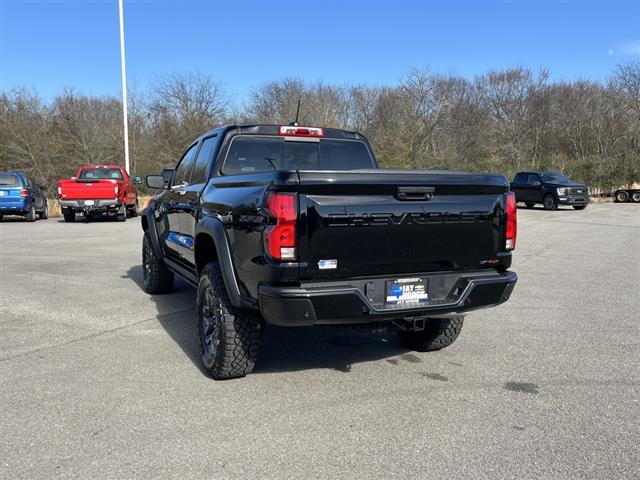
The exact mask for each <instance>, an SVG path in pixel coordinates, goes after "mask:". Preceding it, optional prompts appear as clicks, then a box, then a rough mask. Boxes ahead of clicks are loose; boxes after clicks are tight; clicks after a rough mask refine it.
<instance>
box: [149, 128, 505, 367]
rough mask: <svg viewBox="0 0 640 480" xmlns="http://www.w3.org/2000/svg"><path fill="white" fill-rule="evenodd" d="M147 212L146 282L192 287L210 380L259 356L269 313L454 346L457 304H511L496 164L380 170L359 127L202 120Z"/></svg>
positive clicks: (429, 346)
mask: <svg viewBox="0 0 640 480" xmlns="http://www.w3.org/2000/svg"><path fill="white" fill-rule="evenodd" d="M168 178H169V177H168V176H167V175H166V172H165V176H160V175H150V176H148V177H146V182H147V185H148V186H149V187H150V188H157V189H161V190H162V191H161V193H159V194H158V195H156V196H155V197H154V198H153V199H152V200H151V201H150V204H149V206H148V207H147V208H146V209H145V211H144V215H143V217H142V228H143V229H144V237H143V246H142V262H143V275H144V285H145V288H146V290H147V292H149V293H152V294H159V293H167V292H169V291H170V290H171V288H172V285H173V280H174V275H175V274H177V275H179V276H180V277H182V278H183V279H185V280H186V281H187V282H189V283H191V284H192V285H193V286H194V287H196V288H197V319H198V329H199V336H200V344H201V347H202V361H203V364H204V366H205V368H206V370H207V371H208V372H209V373H210V374H211V375H212V376H213V377H214V378H232V377H239V376H244V375H246V374H248V373H249V372H251V370H252V369H253V367H254V364H255V361H256V356H257V352H258V344H259V338H260V332H261V330H262V329H263V328H264V327H265V326H266V325H267V324H275V325H284V326H288V325H296V326H299V325H331V326H335V325H341V326H345V325H349V326H350V328H351V326H353V327H354V328H363V329H371V330H375V331H386V330H389V329H391V328H392V329H395V330H397V332H398V335H399V336H400V338H401V339H402V341H403V342H404V343H405V345H406V346H408V347H409V348H412V349H415V350H419V351H428V350H437V349H440V348H443V347H446V346H448V345H450V344H451V343H452V342H453V341H454V340H455V339H456V337H457V336H458V334H459V333H460V330H461V328H462V324H463V317H464V315H465V313H466V312H468V311H471V310H474V309H479V308H485V307H491V306H494V305H498V304H501V303H503V302H505V301H506V300H507V299H508V298H509V296H510V294H511V292H512V290H513V287H514V285H515V284H516V280H517V276H516V274H515V273H513V272H511V271H509V270H508V269H509V267H510V265H511V251H512V250H513V249H514V248H515V242H516V228H517V225H516V204H515V197H514V195H513V193H510V192H509V182H508V181H507V179H506V178H505V177H504V176H502V175H493V174H491V175H488V174H471V173H461V172H444V171H428V170H425V171H417V170H383V169H379V168H378V165H377V163H376V159H375V156H374V154H373V152H372V150H371V147H370V145H369V143H368V141H367V139H366V138H365V137H364V136H362V135H361V134H358V133H354V132H348V131H343V130H336V129H329V128H325V129H323V128H315V127H299V126H296V125H293V126H291V125H288V126H276V125H252V126H227V127H223V128H219V129H217V130H213V131H210V132H207V133H205V134H204V135H202V136H201V137H200V138H198V139H197V140H196V141H194V142H193V144H192V145H191V146H190V147H189V149H188V150H187V151H186V153H185V154H184V156H183V157H182V159H181V160H180V162H179V163H178V165H177V167H176V169H175V171H174V172H173V175H171V176H170V180H167V179H168Z"/></svg>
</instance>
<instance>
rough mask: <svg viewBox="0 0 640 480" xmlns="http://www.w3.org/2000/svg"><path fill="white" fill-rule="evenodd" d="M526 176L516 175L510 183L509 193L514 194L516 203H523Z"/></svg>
mask: <svg viewBox="0 0 640 480" xmlns="http://www.w3.org/2000/svg"><path fill="white" fill-rule="evenodd" d="M526 186H527V174H526V173H518V174H517V175H516V178H514V179H513V183H511V191H512V192H513V193H515V194H516V202H524V199H525V197H526V195H527V194H526V192H525V190H526Z"/></svg>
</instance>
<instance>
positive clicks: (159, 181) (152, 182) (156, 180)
mask: <svg viewBox="0 0 640 480" xmlns="http://www.w3.org/2000/svg"><path fill="white" fill-rule="evenodd" d="M145 182H146V184H147V187H149V188H153V189H154V190H160V189H162V188H164V186H165V181H164V177H163V176H162V175H147V176H146V177H145Z"/></svg>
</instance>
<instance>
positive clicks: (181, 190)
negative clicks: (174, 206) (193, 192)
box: [169, 182, 189, 195]
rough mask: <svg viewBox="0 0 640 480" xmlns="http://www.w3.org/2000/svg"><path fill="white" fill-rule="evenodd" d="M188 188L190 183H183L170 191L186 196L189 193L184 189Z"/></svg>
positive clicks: (173, 186)
mask: <svg viewBox="0 0 640 480" xmlns="http://www.w3.org/2000/svg"><path fill="white" fill-rule="evenodd" d="M188 186H189V183H188V182H182V183H179V184H178V185H172V186H171V187H170V188H169V190H171V191H172V192H174V193H177V194H178V195H184V194H185V193H187V191H186V190H185V189H184V188H185V187H188Z"/></svg>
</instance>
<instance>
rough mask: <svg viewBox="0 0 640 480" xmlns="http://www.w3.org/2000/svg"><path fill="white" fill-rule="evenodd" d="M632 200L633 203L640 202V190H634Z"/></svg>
mask: <svg viewBox="0 0 640 480" xmlns="http://www.w3.org/2000/svg"><path fill="white" fill-rule="evenodd" d="M631 200H632V201H633V203H640V192H633V193H632V194H631Z"/></svg>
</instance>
